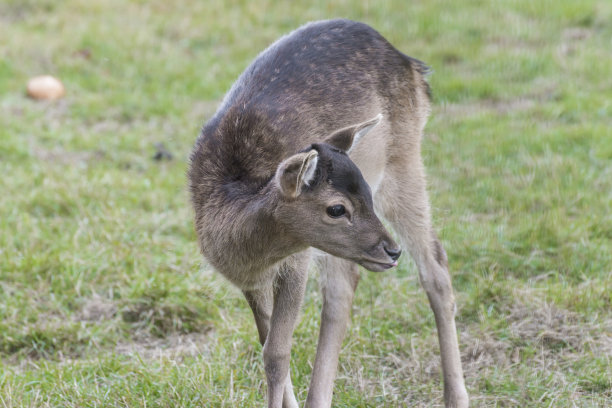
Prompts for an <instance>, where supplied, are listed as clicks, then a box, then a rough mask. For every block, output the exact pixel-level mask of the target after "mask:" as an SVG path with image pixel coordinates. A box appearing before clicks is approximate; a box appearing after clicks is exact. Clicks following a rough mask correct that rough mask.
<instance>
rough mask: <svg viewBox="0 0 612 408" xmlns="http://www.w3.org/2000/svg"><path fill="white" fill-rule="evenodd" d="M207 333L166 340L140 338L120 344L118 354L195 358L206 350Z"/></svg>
mask: <svg viewBox="0 0 612 408" xmlns="http://www.w3.org/2000/svg"><path fill="white" fill-rule="evenodd" d="M207 342H208V334H207V333H188V334H179V333H173V334H170V335H169V336H167V337H164V338H158V337H151V336H146V335H144V336H138V337H136V339H135V341H134V342H129V343H119V344H117V347H116V348H115V351H116V352H117V353H118V354H124V355H134V354H136V355H139V356H140V357H141V358H145V359H152V358H169V359H172V360H177V359H178V360H180V359H182V358H184V357H195V356H197V355H199V354H201V353H203V352H204V351H205V350H206V344H207Z"/></svg>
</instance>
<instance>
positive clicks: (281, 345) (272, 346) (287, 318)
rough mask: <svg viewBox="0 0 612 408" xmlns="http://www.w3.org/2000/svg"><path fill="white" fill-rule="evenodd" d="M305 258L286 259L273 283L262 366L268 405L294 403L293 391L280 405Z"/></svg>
mask: <svg viewBox="0 0 612 408" xmlns="http://www.w3.org/2000/svg"><path fill="white" fill-rule="evenodd" d="M307 266H308V262H307V261H306V260H305V259H304V258H303V257H302V259H297V260H295V262H291V261H288V262H287V263H285V265H283V266H282V267H281V270H280V272H279V275H278V277H277V279H276V282H275V286H274V306H273V309H272V317H271V319H270V329H269V332H268V335H267V337H266V341H265V343H264V347H263V358H264V367H265V370H266V378H267V382H268V408H281V407H283V406H284V407H289V406H297V402H296V401H295V397H294V396H293V391H292V390H291V392H290V394H291V395H290V397H289V399H287V401H286V403H287V404H294V405H283V399H284V396H285V395H287V392H286V390H287V386H289V387H291V383H290V381H291V380H290V378H289V361H290V357H291V343H292V336H293V329H294V327H295V323H296V321H297V318H298V314H299V311H300V307H301V305H302V299H303V298H304V291H305V289H306V280H307V272H308V270H307Z"/></svg>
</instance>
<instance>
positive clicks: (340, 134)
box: [324, 113, 382, 153]
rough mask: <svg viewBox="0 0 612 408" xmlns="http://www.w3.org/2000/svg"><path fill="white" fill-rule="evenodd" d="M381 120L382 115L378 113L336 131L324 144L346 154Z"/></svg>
mask: <svg viewBox="0 0 612 408" xmlns="http://www.w3.org/2000/svg"><path fill="white" fill-rule="evenodd" d="M381 119H382V114H381V113H379V114H378V115H376V117H374V118H372V119H370V120H366V121H365V122H362V123H358V124H356V125H352V126H349V127H346V128H343V129H340V130H336V131H335V132H334V133H332V134H331V135H329V136H328V137H327V138H326V139H325V140H324V142H325V143H327V144H330V145H332V146H334V147H336V148H338V149H340V150H342V151H344V152H346V153H348V152H350V151H351V149H352V148H353V147H355V146H356V145H357V142H359V139H361V137H363V136H364V135H365V134H366V133H368V132H369V131H370V130H372V129H373V128H374V127H375V126H376V125H378V123H379V122H380V120H381Z"/></svg>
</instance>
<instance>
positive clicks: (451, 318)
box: [417, 237, 469, 408]
mask: <svg viewBox="0 0 612 408" xmlns="http://www.w3.org/2000/svg"><path fill="white" fill-rule="evenodd" d="M433 247H434V257H431V256H430V257H426V258H425V259H424V260H423V261H421V262H417V265H418V268H419V278H420V280H421V284H422V285H423V288H424V289H425V292H426V293H427V298H428V299H429V304H430V305H431V309H432V310H433V312H434V317H435V320H436V327H437V329H438V341H439V343H440V358H441V361H442V371H443V374H444V400H445V402H446V407H447V408H466V407H467V406H468V405H469V399H468V395H467V392H466V390H465V384H464V380H463V370H462V368H461V356H460V354H459V344H458V341H457V329H456V327H455V307H456V306H455V296H454V294H453V287H452V284H451V279H450V276H449V273H448V266H447V265H448V264H447V261H446V253H445V252H444V249H443V248H442V245H441V244H440V242H439V241H438V239H437V237H435V238H434V241H433Z"/></svg>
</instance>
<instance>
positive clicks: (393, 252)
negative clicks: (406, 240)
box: [384, 245, 402, 261]
mask: <svg viewBox="0 0 612 408" xmlns="http://www.w3.org/2000/svg"><path fill="white" fill-rule="evenodd" d="M384 247H385V252H386V253H387V255H389V256H390V257H391V259H393V260H394V261H397V259H398V258H399V257H400V255H401V254H402V248H400V247H397V248H387V246H386V245H385V246H384Z"/></svg>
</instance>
